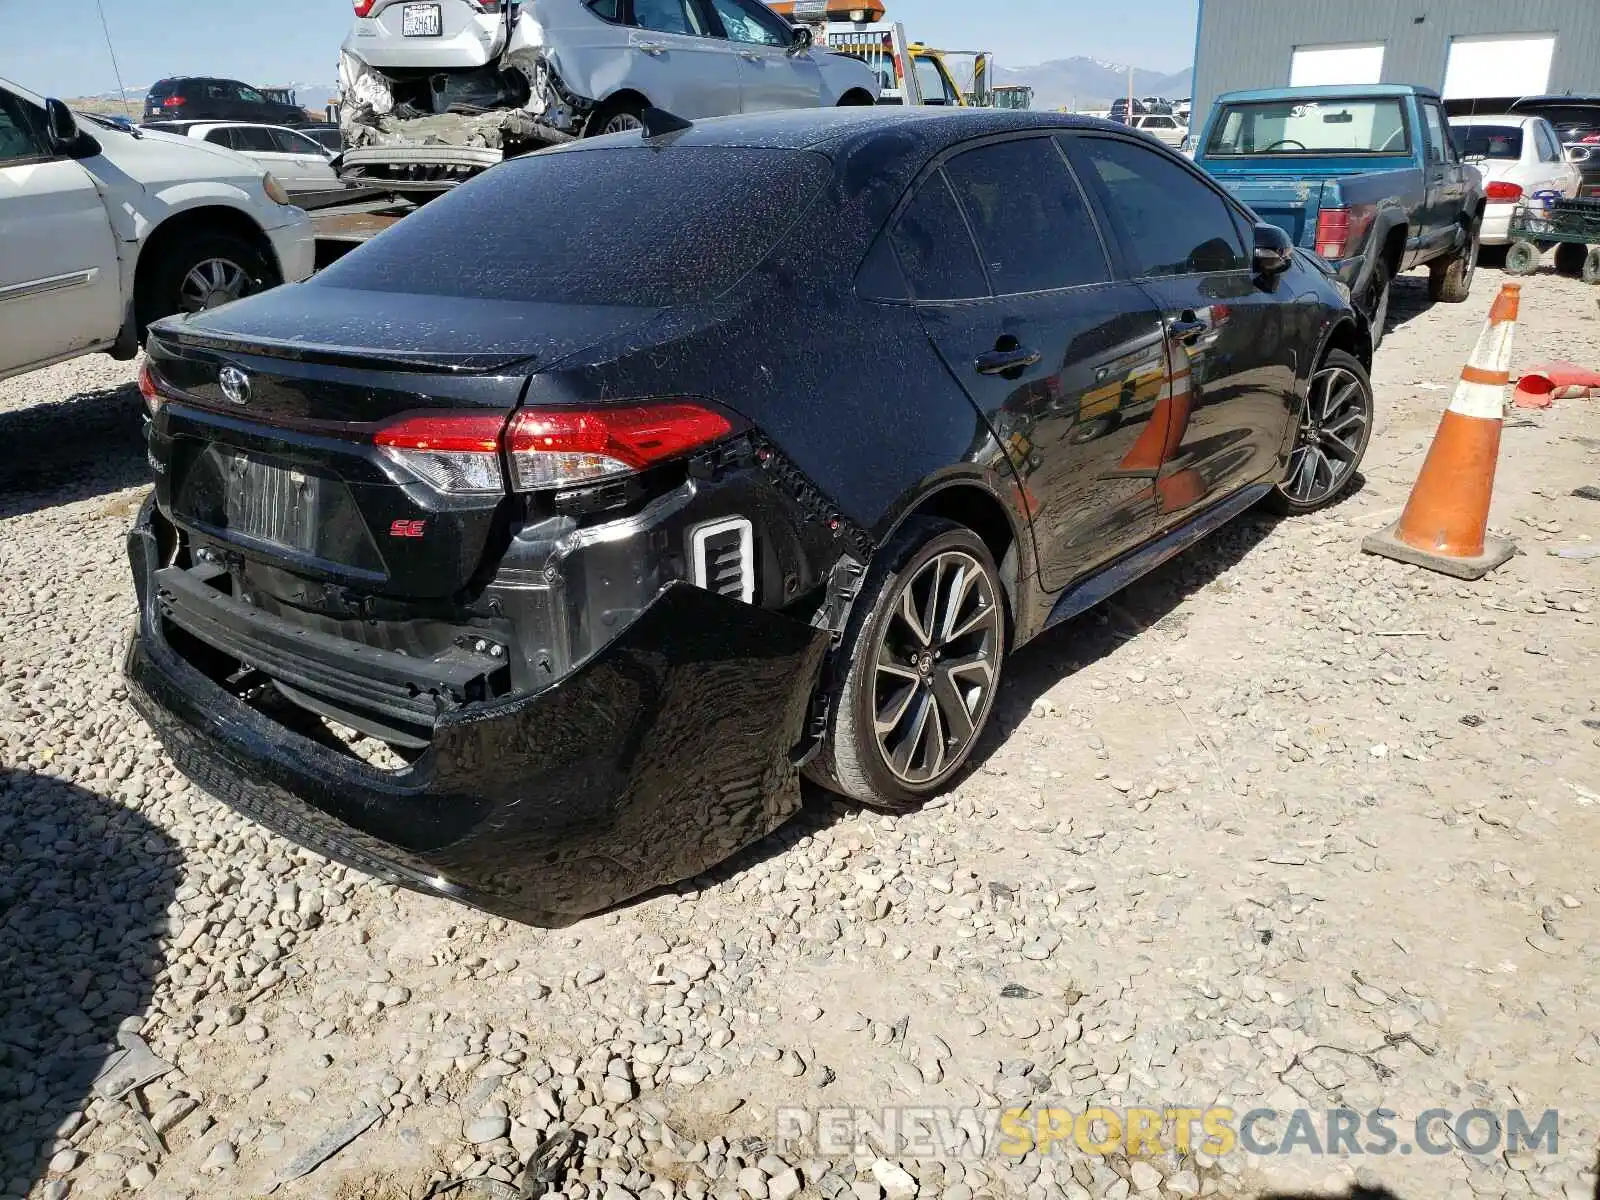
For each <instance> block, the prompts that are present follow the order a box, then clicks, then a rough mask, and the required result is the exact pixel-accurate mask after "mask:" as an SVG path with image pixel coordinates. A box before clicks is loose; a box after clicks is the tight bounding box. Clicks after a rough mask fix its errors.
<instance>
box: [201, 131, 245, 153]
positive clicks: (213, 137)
mask: <svg viewBox="0 0 1600 1200" xmlns="http://www.w3.org/2000/svg"><path fill="white" fill-rule="evenodd" d="M206 141H208V142H210V143H211V144H212V145H213V146H226V147H227V148H228V149H229V150H237V149H238V147H237V146H236V145H234V142H233V130H231V129H212V130H208V131H207V132H206Z"/></svg>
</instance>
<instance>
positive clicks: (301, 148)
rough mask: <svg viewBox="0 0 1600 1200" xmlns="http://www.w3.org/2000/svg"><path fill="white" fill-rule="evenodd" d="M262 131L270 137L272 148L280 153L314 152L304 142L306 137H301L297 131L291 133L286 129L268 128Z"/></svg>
mask: <svg viewBox="0 0 1600 1200" xmlns="http://www.w3.org/2000/svg"><path fill="white" fill-rule="evenodd" d="M263 132H265V133H267V134H269V135H270V136H271V137H272V143H273V149H275V150H277V151H278V153H280V154H313V153H315V151H313V150H312V149H311V147H309V146H307V145H306V144H305V143H306V139H304V138H302V137H301V136H300V135H299V134H298V133H292V132H290V131H289V130H287V129H268V130H264V131H263Z"/></svg>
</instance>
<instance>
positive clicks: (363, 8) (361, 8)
mask: <svg viewBox="0 0 1600 1200" xmlns="http://www.w3.org/2000/svg"><path fill="white" fill-rule="evenodd" d="M377 2H378V0H351V3H352V4H354V5H355V9H356V16H358V17H364V16H367V15H368V14H369V13H371V12H372V6H373V5H374V4H376V3H377Z"/></svg>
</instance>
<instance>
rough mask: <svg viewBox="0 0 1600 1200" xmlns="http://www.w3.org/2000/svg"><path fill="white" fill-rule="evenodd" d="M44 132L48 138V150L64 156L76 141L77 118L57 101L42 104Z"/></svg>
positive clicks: (47, 101)
mask: <svg viewBox="0 0 1600 1200" xmlns="http://www.w3.org/2000/svg"><path fill="white" fill-rule="evenodd" d="M44 118H45V132H46V133H47V134H48V135H49V137H50V148H51V149H52V150H54V151H55V152H56V153H58V154H66V153H67V152H68V151H70V150H71V149H72V147H73V146H74V145H76V144H77V141H78V136H79V135H78V118H76V117H74V116H73V115H72V110H71V109H70V108H68V107H67V106H66V105H65V104H63V103H61V101H59V100H46V101H45V102H44Z"/></svg>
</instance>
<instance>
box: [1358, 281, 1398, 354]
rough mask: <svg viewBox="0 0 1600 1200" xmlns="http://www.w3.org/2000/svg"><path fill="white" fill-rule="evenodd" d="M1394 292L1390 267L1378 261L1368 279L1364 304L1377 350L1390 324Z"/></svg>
mask: <svg viewBox="0 0 1600 1200" xmlns="http://www.w3.org/2000/svg"><path fill="white" fill-rule="evenodd" d="M1393 294H1394V284H1393V280H1391V279H1390V277H1389V267H1388V265H1387V264H1385V263H1381V262H1380V263H1376V264H1374V265H1373V268H1372V278H1371V279H1369V280H1368V281H1367V296H1366V304H1365V306H1364V308H1365V312H1366V314H1367V321H1368V323H1369V324H1370V325H1371V327H1372V348H1373V349H1374V350H1376V349H1377V348H1378V347H1379V346H1380V345H1382V344H1383V335H1384V333H1385V331H1386V330H1387V329H1388V325H1389V300H1390V298H1391V297H1392V296H1393Z"/></svg>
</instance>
